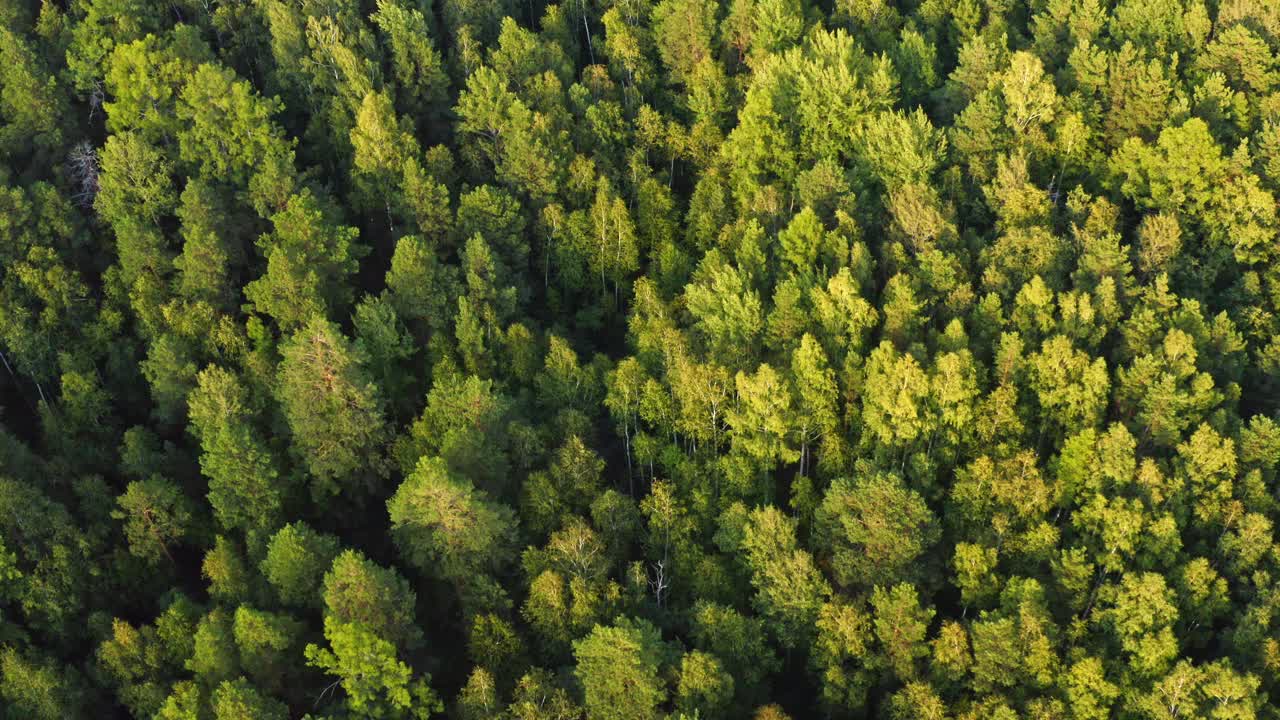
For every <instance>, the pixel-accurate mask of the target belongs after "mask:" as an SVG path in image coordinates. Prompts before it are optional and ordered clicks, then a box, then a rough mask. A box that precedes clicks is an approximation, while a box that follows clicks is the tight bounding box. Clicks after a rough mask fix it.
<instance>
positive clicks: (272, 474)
mask: <svg viewBox="0 0 1280 720" xmlns="http://www.w3.org/2000/svg"><path fill="white" fill-rule="evenodd" d="M188 407H189V410H188V415H189V417H190V419H191V430H192V432H193V434H195V435H197V436H198V437H199V438H200V444H201V449H202V450H203V452H202V453H201V455H200V470H201V472H203V473H204V475H205V477H207V478H208V479H209V494H208V498H209V503H210V504H211V505H212V506H213V509H214V513H215V515H216V517H217V519H218V521H219V522H220V523H221V524H222V525H223V527H226V528H244V529H252V528H259V529H271V528H274V526H275V524H276V523H277V521H278V520H277V519H278V517H279V514H280V511H281V509H282V505H283V501H284V498H283V496H284V494H285V492H284V491H285V487H282V485H283V484H282V483H280V482H279V480H280V470H279V466H278V464H277V459H276V457H275V456H274V454H273V453H272V452H271V450H270V448H269V447H268V446H267V445H266V443H265V441H264V440H263V438H262V436H261V434H260V432H259V431H258V430H257V428H256V427H255V425H254V424H253V420H254V413H253V410H254V408H253V407H252V404H251V399H250V395H249V391H248V388H246V387H245V386H244V384H243V383H241V382H240V380H239V379H238V378H236V376H235V375H233V374H232V373H230V372H228V371H227V370H225V369H223V368H221V367H218V366H216V365H211V366H209V367H207V368H205V369H204V370H203V371H202V372H201V373H200V374H199V375H198V376H197V377H196V387H195V389H194V390H193V391H192V392H191V394H190V396H189V401H188Z"/></svg>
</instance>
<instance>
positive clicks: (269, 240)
mask: <svg viewBox="0 0 1280 720" xmlns="http://www.w3.org/2000/svg"><path fill="white" fill-rule="evenodd" d="M271 223H272V226H273V227H274V232H272V233H269V234H266V235H263V236H262V237H260V238H259V239H258V248H259V250H261V251H262V254H263V255H264V256H265V257H266V259H267V271H266V273H265V274H264V275H262V276H261V277H259V278H258V279H256V280H254V281H252V282H250V283H249V284H247V285H245V286H244V296H245V298H246V299H248V300H249V302H251V303H253V306H254V308H255V309H257V310H258V311H259V312H262V313H265V314H266V315H269V316H271V317H272V318H274V319H275V321H276V323H277V324H278V325H279V326H280V329H281V330H283V331H286V332H293V331H297V330H299V329H300V328H301V327H302V326H303V325H304V324H306V323H307V322H310V321H311V320H312V318H314V317H315V316H316V315H328V314H329V313H334V312H336V311H338V310H341V309H342V308H343V307H345V306H346V305H347V304H348V303H350V302H351V296H352V290H351V287H350V286H349V285H348V283H347V277H348V276H349V275H351V274H352V273H353V272H355V270H356V265H357V261H358V259H359V258H360V257H361V256H363V255H364V254H365V252H366V249H365V247H364V246H363V245H360V244H358V242H357V239H358V238H359V232H358V231H357V230H356V229H355V228H352V227H346V226H339V225H336V223H334V222H332V221H331V220H330V219H329V218H328V217H327V216H326V212H325V209H324V208H323V206H322V204H321V202H320V201H319V200H318V199H317V198H316V197H315V196H314V195H312V194H311V192H310V190H306V191H303V192H302V193H301V194H298V195H293V196H292V197H290V198H289V199H288V202H287V204H286V206H285V207H284V208H282V209H281V210H280V211H279V212H277V213H276V214H274V215H272V216H271Z"/></svg>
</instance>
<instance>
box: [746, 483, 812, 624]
mask: <svg viewBox="0 0 1280 720" xmlns="http://www.w3.org/2000/svg"><path fill="white" fill-rule="evenodd" d="M742 549H743V551H745V553H746V562H747V566H748V569H749V570H750V573H751V584H752V586H753V587H755V589H756V595H755V598H754V604H755V606H756V608H757V609H758V610H759V611H760V612H761V613H762V614H763V615H764V616H765V618H767V619H768V620H769V622H770V625H771V626H770V629H771V630H772V631H773V632H774V635H775V636H776V637H777V639H778V642H779V643H780V644H781V645H782V646H783V647H787V648H795V647H804V646H806V645H807V644H808V641H809V637H810V634H811V633H812V628H813V627H814V623H815V622H816V620H817V617H818V613H819V611H820V610H821V609H822V604H823V602H824V601H825V600H826V599H827V597H828V596H829V595H830V594H831V588H830V587H829V586H828V585H827V582H826V580H825V579H823V577H822V574H821V573H819V572H818V568H817V567H816V566H815V564H814V562H813V557H812V556H811V555H810V554H809V553H808V552H805V551H804V550H802V549H800V548H799V543H798V542H797V541H796V535H795V521H794V520H792V519H791V518H789V517H787V516H786V515H784V514H783V513H782V512H781V511H780V510H778V509H777V508H775V507H767V508H762V509H759V510H753V511H752V512H751V514H750V515H749V516H748V518H747V523H746V526H745V527H744V528H743V536H742Z"/></svg>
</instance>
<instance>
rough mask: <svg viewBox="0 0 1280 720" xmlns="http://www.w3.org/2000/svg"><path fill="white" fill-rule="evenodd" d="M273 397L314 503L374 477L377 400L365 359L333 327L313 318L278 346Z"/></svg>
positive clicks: (378, 441) (380, 438)
mask: <svg viewBox="0 0 1280 720" xmlns="http://www.w3.org/2000/svg"><path fill="white" fill-rule="evenodd" d="M281 355H282V356H283V359H282V361H281V363H280V373H279V378H278V383H279V385H278V393H279V400H280V403H281V405H282V406H283V408H284V413H285V418H286V419H287V420H288V423H289V430H290V433H291V434H292V438H293V448H294V451H295V452H296V453H297V454H298V456H299V459H300V460H301V461H302V462H304V463H305V464H306V467H307V469H308V470H309V471H310V473H311V475H312V478H313V483H312V493H313V495H315V496H316V497H317V498H323V497H326V496H330V495H334V494H336V493H338V492H339V491H342V490H346V491H348V492H350V491H353V490H355V489H356V488H357V487H358V486H357V485H355V483H354V482H353V481H357V480H359V479H360V478H361V477H362V476H363V477H365V478H367V477H369V475H371V474H373V475H377V474H382V473H383V470H382V451H383V443H384V442H385V440H384V438H385V432H386V431H385V428H384V420H383V414H382V398H381V394H380V393H379V390H378V388H377V386H376V385H374V384H373V382H372V379H371V378H370V377H369V374H368V371H367V370H366V369H365V363H366V362H367V358H366V357H365V355H364V353H363V352H362V351H361V349H360V348H359V347H356V346H353V345H352V343H351V342H350V341H349V340H347V338H346V337H344V336H343V335H342V332H341V331H340V330H339V329H338V327H337V326H336V325H334V324H333V323H331V322H328V321H327V320H325V319H323V318H322V317H318V316H313V317H312V318H311V319H310V320H308V321H307V324H306V325H305V326H304V327H302V328H301V329H299V330H298V332H296V333H294V335H293V336H292V337H291V338H289V340H288V342H286V343H285V345H284V347H282V348H281Z"/></svg>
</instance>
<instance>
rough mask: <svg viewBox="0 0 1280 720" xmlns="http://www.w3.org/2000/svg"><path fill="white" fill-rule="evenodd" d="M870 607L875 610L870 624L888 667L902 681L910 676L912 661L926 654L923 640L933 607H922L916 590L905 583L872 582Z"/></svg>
mask: <svg viewBox="0 0 1280 720" xmlns="http://www.w3.org/2000/svg"><path fill="white" fill-rule="evenodd" d="M871 607H872V608H873V609H874V610H875V620H874V622H873V624H872V627H874V628H875V632H876V639H877V640H879V641H880V647H881V648H882V649H883V650H884V653H885V655H886V656H887V657H888V660H889V667H890V668H892V670H893V673H894V674H895V675H897V676H898V679H900V680H902V681H904V682H906V681H910V680H912V679H914V678H915V677H916V665H915V663H916V661H917V660H919V659H920V658H924V657H927V656H928V655H929V647H928V645H927V644H926V643H925V642H924V640H925V634H926V632H927V631H928V628H929V623H930V622H931V621H932V620H933V616H934V614H935V613H934V610H933V608H922V607H921V606H920V596H919V593H918V592H917V591H916V589H915V587H914V586H912V585H910V584H908V583H902V584H900V585H895V586H893V587H892V588H891V589H887V590H886V589H885V588H882V587H880V586H876V588H875V591H874V592H872V594H871Z"/></svg>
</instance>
